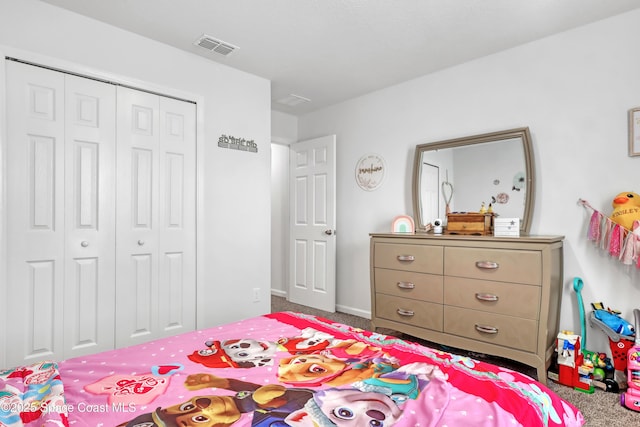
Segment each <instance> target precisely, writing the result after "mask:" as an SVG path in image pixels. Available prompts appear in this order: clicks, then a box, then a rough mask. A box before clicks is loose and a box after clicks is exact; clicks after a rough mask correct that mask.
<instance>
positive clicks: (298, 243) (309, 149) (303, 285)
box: [288, 135, 336, 312]
mask: <svg viewBox="0 0 640 427" xmlns="http://www.w3.org/2000/svg"><path fill="white" fill-rule="evenodd" d="M335 152H336V137H335V135H330V136H325V137H321V138H316V139H312V140H307V141H302V142H299V143H297V144H292V145H291V153H290V167H289V170H290V173H289V176H290V178H289V179H290V187H289V188H290V191H289V197H290V200H291V203H290V209H291V210H290V215H289V218H290V219H289V220H290V252H289V253H290V263H289V290H288V291H289V292H288V299H289V300H290V301H292V302H294V303H297V304H303V305H306V306H310V307H314V308H318V309H320V310H325V311H329V312H334V311H335V300H336V236H335V232H336V230H335V228H336V200H335V198H336V179H335V168H336V166H335V163H336V161H335V160H336V159H335Z"/></svg>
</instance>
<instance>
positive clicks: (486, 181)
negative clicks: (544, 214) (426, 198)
mask: <svg viewBox="0 0 640 427" xmlns="http://www.w3.org/2000/svg"><path fill="white" fill-rule="evenodd" d="M514 142H516V143H514ZM518 142H520V139H519V138H518V139H507V140H504V141H497V142H490V143H485V144H482V145H470V146H467V147H458V148H455V149H453V150H452V151H453V167H454V169H455V171H456V175H455V181H454V187H455V189H456V191H455V193H454V198H456V197H457V198H458V200H464V205H463V206H461V205H460V203H458V204H457V205H456V210H459V211H465V212H477V211H479V210H480V208H481V206H482V204H483V203H484V204H485V206H486V207H488V206H489V204H492V208H493V211H494V212H495V213H496V214H497V215H499V216H501V217H504V218H521V219H522V215H523V211H524V205H525V191H524V184H525V183H524V182H522V186H521V187H520V188H516V186H515V185H514V178H516V177H519V176H523V175H522V174H523V173H524V165H525V159H524V152H523V150H522V145H521V144H518Z"/></svg>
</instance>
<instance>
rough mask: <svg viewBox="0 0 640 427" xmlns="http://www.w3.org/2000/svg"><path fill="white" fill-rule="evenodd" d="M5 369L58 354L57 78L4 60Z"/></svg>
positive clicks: (60, 182) (60, 184) (60, 143)
mask: <svg viewBox="0 0 640 427" xmlns="http://www.w3.org/2000/svg"><path fill="white" fill-rule="evenodd" d="M6 64H7V68H6V71H7V85H6V88H7V105H9V106H11V107H10V108H7V140H8V144H7V159H8V161H7V162H6V165H7V203H6V206H7V225H8V226H7V240H8V241H7V254H8V257H7V258H8V260H7V270H8V271H7V278H8V280H7V295H8V303H7V304H6V307H7V316H6V319H7V322H10V323H11V326H12V327H10V328H7V330H6V332H7V337H6V342H7V348H6V355H7V357H6V359H7V360H6V361H7V363H8V364H9V365H10V366H13V365H17V364H19V363H23V362H27V363H28V362H32V361H36V360H41V359H43V358H52V359H62V358H63V340H62V333H61V331H62V330H63V317H62V316H63V312H64V311H63V303H64V296H63V295H64V249H65V247H64V75H63V74H62V73H55V72H51V71H49V70H44V69H41V68H37V67H31V66H28V65H25V64H20V63H16V62H11V61H7V63H6Z"/></svg>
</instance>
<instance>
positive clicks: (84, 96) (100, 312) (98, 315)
mask: <svg viewBox="0 0 640 427" xmlns="http://www.w3.org/2000/svg"><path fill="white" fill-rule="evenodd" d="M65 92H66V96H65V106H66V108H65V122H66V126H65V130H66V134H65V157H66V159H65V160H66V166H65V170H66V174H65V175H66V176H65V199H66V200H65V205H66V217H65V229H66V241H65V248H66V271H65V320H64V324H65V357H74V356H79V355H83V354H88V353H95V352H98V351H104V350H108V349H110V348H113V346H114V343H115V338H114V328H113V323H114V316H115V313H114V310H115V189H114V187H115V140H116V109H115V107H116V106H115V95H116V91H115V86H113V85H111V84H107V83H102V82H97V81H94V80H90V79H85V78H80V77H76V76H71V75H67V76H66V91H65Z"/></svg>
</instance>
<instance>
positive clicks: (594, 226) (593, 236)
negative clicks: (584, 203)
mask: <svg viewBox="0 0 640 427" xmlns="http://www.w3.org/2000/svg"><path fill="white" fill-rule="evenodd" d="M600 221H601V218H600V212H598V211H595V210H594V211H593V214H592V215H591V221H590V222H589V231H588V232H587V239H589V240H591V241H593V242H596V244H599V243H600V237H601V231H602V226H601V222H600Z"/></svg>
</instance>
